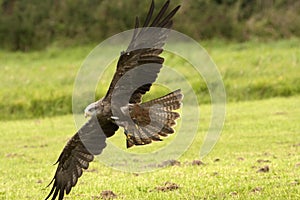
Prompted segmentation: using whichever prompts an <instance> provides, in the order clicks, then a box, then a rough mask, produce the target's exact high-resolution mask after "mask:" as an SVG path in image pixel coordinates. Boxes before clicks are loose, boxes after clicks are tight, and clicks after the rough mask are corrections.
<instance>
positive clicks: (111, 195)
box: [100, 190, 117, 199]
mask: <svg viewBox="0 0 300 200" xmlns="http://www.w3.org/2000/svg"><path fill="white" fill-rule="evenodd" d="M100 196H101V199H115V198H117V195H116V194H115V193H114V192H113V191H111V190H104V191H102V192H101V194H100Z"/></svg>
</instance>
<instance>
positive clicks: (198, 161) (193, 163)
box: [192, 160, 205, 166]
mask: <svg viewBox="0 0 300 200" xmlns="http://www.w3.org/2000/svg"><path fill="white" fill-rule="evenodd" d="M192 165H198V166H200V165H205V164H204V162H202V161H201V160H193V162H192Z"/></svg>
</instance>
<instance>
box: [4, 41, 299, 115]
mask: <svg viewBox="0 0 300 200" xmlns="http://www.w3.org/2000/svg"><path fill="white" fill-rule="evenodd" d="M201 44H202V45H203V46H204V47H205V48H206V49H207V51H208V53H209V55H210V56H211V57H212V58H213V60H214V61H215V63H216V65H217V66H218V68H219V70H220V73H221V75H222V77H223V81H224V85H225V89H226V93H227V101H229V102H235V101H245V100H257V99H265V98H271V97H277V96H293V95H299V94H300V82H299V81H300V79H299V77H300V69H299V66H300V49H299V45H300V40H299V39H290V40H284V41H273V42H269V43H259V42H255V41H250V42H246V43H228V42H224V41H204V42H202V43H201ZM94 46H96V45H87V46H78V47H68V48H65V49H60V48H59V47H56V46H52V47H49V48H48V49H46V50H44V51H40V52H38V51H37V52H28V53H22V52H7V51H0V69H1V73H0V80H1V84H0V119H5V120H9V119H24V118H36V117H41V116H48V117H49V116H57V115H64V114H71V113H72V104H71V103H72V92H73V84H74V80H75V77H76V74H77V72H78V70H79V68H80V66H81V64H82V62H83V61H84V58H85V57H86V56H87V55H88V54H89V52H90V51H91V50H92V49H93V47H94ZM182 48H184V49H187V50H188V49H189V47H186V46H185V45H182ZM121 50H122V49H120V51H121ZM117 56H118V55H116V57H117ZM164 56H165V58H166V64H167V65H168V66H171V67H174V68H176V69H178V70H179V71H181V72H182V73H183V74H184V75H186V77H187V78H188V79H189V81H190V83H191V84H192V86H193V88H194V90H195V91H196V92H197V94H198V97H199V98H201V102H202V103H209V101H210V96H209V93H208V91H207V88H206V85H205V84H204V82H203V80H201V79H199V77H194V73H193V72H192V71H186V70H185V69H189V68H188V67H189V66H188V63H187V62H185V61H184V60H181V59H179V58H176V57H174V56H171V55H169V54H164ZM195 56H197V55H195ZM113 72H114V67H112V68H111V70H108V72H107V75H106V77H107V78H103V79H102V81H101V82H100V85H99V88H98V89H97V97H100V96H102V95H104V94H105V91H106V89H107V86H108V84H109V82H110V78H111V76H112V73H113ZM157 93H159V92H158V91H157Z"/></svg>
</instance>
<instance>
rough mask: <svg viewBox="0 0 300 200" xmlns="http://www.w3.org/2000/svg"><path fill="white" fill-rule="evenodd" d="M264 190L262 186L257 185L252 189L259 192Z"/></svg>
mask: <svg viewBox="0 0 300 200" xmlns="http://www.w3.org/2000/svg"><path fill="white" fill-rule="evenodd" d="M262 190H263V189H262V187H255V188H253V189H252V190H251V192H253V193H257V192H261V191H262Z"/></svg>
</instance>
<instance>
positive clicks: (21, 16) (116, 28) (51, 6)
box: [0, 0, 300, 51]
mask: <svg viewBox="0 0 300 200" xmlns="http://www.w3.org/2000/svg"><path fill="white" fill-rule="evenodd" d="M155 2H156V6H157V7H160V6H161V5H162V4H163V3H164V0H156V1H155ZM0 4H1V8H0V44H1V46H0V47H1V48H2V49H3V48H4V49H8V50H21V51H30V50H34V49H43V48H45V47H47V46H48V45H49V44H52V43H53V42H59V43H60V44H61V45H62V46H65V45H73V44H85V43H90V42H99V41H100V40H102V39H105V38H107V37H109V36H111V35H113V34H116V33H119V32H120V31H124V30H127V29H131V28H133V25H134V19H135V16H136V15H139V16H141V19H142V21H143V17H145V16H146V13H147V11H148V8H149V5H150V1H140V0H126V1H118V0H109V1H108V0H45V1H39V0H1V1H0ZM177 4H182V8H181V10H180V11H179V14H178V16H179V17H177V19H176V23H175V26H174V28H175V29H176V30H178V31H180V32H183V33H185V34H187V35H189V36H191V37H193V38H195V39H197V40H200V39H201V40H206V39H213V38H222V39H226V40H234V41H239V42H241V41H247V40H251V39H258V40H263V41H264V40H272V39H273V40H275V39H282V38H291V37H296V36H299V35H300V2H299V1H297V0H184V1H179V0H173V1H172V2H171V5H172V6H175V5H177Z"/></svg>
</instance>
